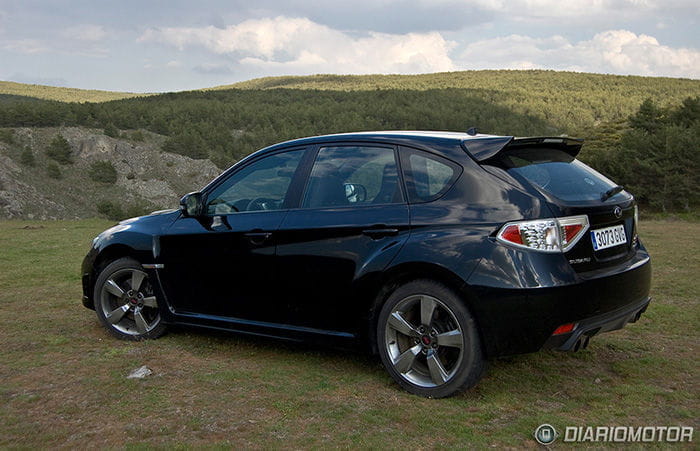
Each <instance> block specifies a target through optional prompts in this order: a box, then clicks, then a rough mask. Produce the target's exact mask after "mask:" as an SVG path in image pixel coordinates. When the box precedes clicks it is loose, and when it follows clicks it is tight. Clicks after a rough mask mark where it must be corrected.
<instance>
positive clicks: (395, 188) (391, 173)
mask: <svg viewBox="0 0 700 451" xmlns="http://www.w3.org/2000/svg"><path fill="white" fill-rule="evenodd" d="M401 202H403V193H402V191H401V186H400V183H399V175H398V170H397V165H396V159H395V156H394V149H392V148H390V147H371V146H338V147H322V148H321V149H320V150H319V152H318V155H317V156H316V161H315V162H314V166H313V169H312V170H311V176H310V177H309V183H308V185H307V187H306V194H305V195H304V201H303V203H302V207H304V208H319V207H342V206H353V205H373V204H374V205H378V204H391V203H401Z"/></svg>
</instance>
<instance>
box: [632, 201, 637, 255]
mask: <svg viewBox="0 0 700 451" xmlns="http://www.w3.org/2000/svg"><path fill="white" fill-rule="evenodd" d="M637 224H639V208H637V205H635V206H634V224H632V246H633V247H637V244H638V243H639V235H637Z"/></svg>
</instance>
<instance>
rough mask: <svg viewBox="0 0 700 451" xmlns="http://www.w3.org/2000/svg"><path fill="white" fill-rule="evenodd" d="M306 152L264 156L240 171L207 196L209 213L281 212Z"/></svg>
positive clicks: (297, 151) (296, 151) (299, 151)
mask: <svg viewBox="0 0 700 451" xmlns="http://www.w3.org/2000/svg"><path fill="white" fill-rule="evenodd" d="M303 155H304V150H293V151H290V152H285V153H279V154H276V155H271V156H269V157H265V158H263V159H262V160H259V161H256V162H255V163H252V164H250V165H248V166H246V167H244V168H243V169H241V170H239V171H238V172H236V173H235V174H233V175H232V176H231V177H229V178H228V180H226V181H225V182H224V183H223V184H221V185H219V186H218V187H217V188H216V189H215V190H214V191H213V192H212V193H211V194H210V195H209V197H208V203H207V213H208V214H210V215H222V214H229V213H237V212H243V211H259V210H279V209H280V208H282V206H283V204H284V199H285V197H286V195H287V190H288V189H289V185H290V183H291V182H292V177H293V176H294V172H295V171H296V169H297V167H298V166H299V162H300V161H301V157H302V156H303Z"/></svg>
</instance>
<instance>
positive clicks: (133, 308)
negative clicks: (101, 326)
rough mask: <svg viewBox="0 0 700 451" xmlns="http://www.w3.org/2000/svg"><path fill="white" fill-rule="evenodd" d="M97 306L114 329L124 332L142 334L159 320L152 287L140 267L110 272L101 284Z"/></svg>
mask: <svg viewBox="0 0 700 451" xmlns="http://www.w3.org/2000/svg"><path fill="white" fill-rule="evenodd" d="M99 308H100V309H102V314H103V315H104V317H105V319H106V321H107V322H108V323H109V324H110V325H111V326H112V327H113V328H114V329H115V330H117V331H119V332H121V333H123V334H127V335H133V336H141V335H145V334H147V333H148V332H150V331H152V330H153V329H155V328H156V327H157V326H158V324H159V323H160V313H159V311H158V301H157V299H156V296H155V295H154V294H153V287H152V286H151V284H150V282H149V281H148V275H147V274H146V273H145V272H144V271H142V270H139V269H134V268H124V269H119V270H117V271H115V272H114V273H112V274H111V275H110V276H109V277H108V278H107V279H106V280H105V282H104V283H103V284H102V288H101V290H100V302H99Z"/></svg>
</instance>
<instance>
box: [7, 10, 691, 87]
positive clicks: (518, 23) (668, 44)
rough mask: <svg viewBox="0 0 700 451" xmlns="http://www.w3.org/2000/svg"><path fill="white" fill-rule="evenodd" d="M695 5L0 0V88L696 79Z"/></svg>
mask: <svg viewBox="0 0 700 451" xmlns="http://www.w3.org/2000/svg"><path fill="white" fill-rule="evenodd" d="M699 19H700V6H699V4H698V0H579V1H575V0H352V1H323V0H245V1H239V0H214V1H208V0H199V1H191V0H119V1H109V0H71V1H69V0H0V80H11V81H18V82H24V83H39V84H48V85H54V86H71V87H79V88H90V89H107V90H119V91H134V92H155V91H178V90H184V89H195V88H201V87H208V86H215V85H221V84H228V83H233V82H236V81H241V80H247V79H250V78H255V77H262V76H269V75H288V74H294V75H302V74H317V73H338V74H368V73H402V74H415V73H427V72H442V71H455V70H469V69H531V68H543V69H555V70H573V71H583V72H599V73H613V74H634V75H654V76H669V77H685V78H695V79H697V78H700V32H699V30H700V23H699V22H700V20H699Z"/></svg>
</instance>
